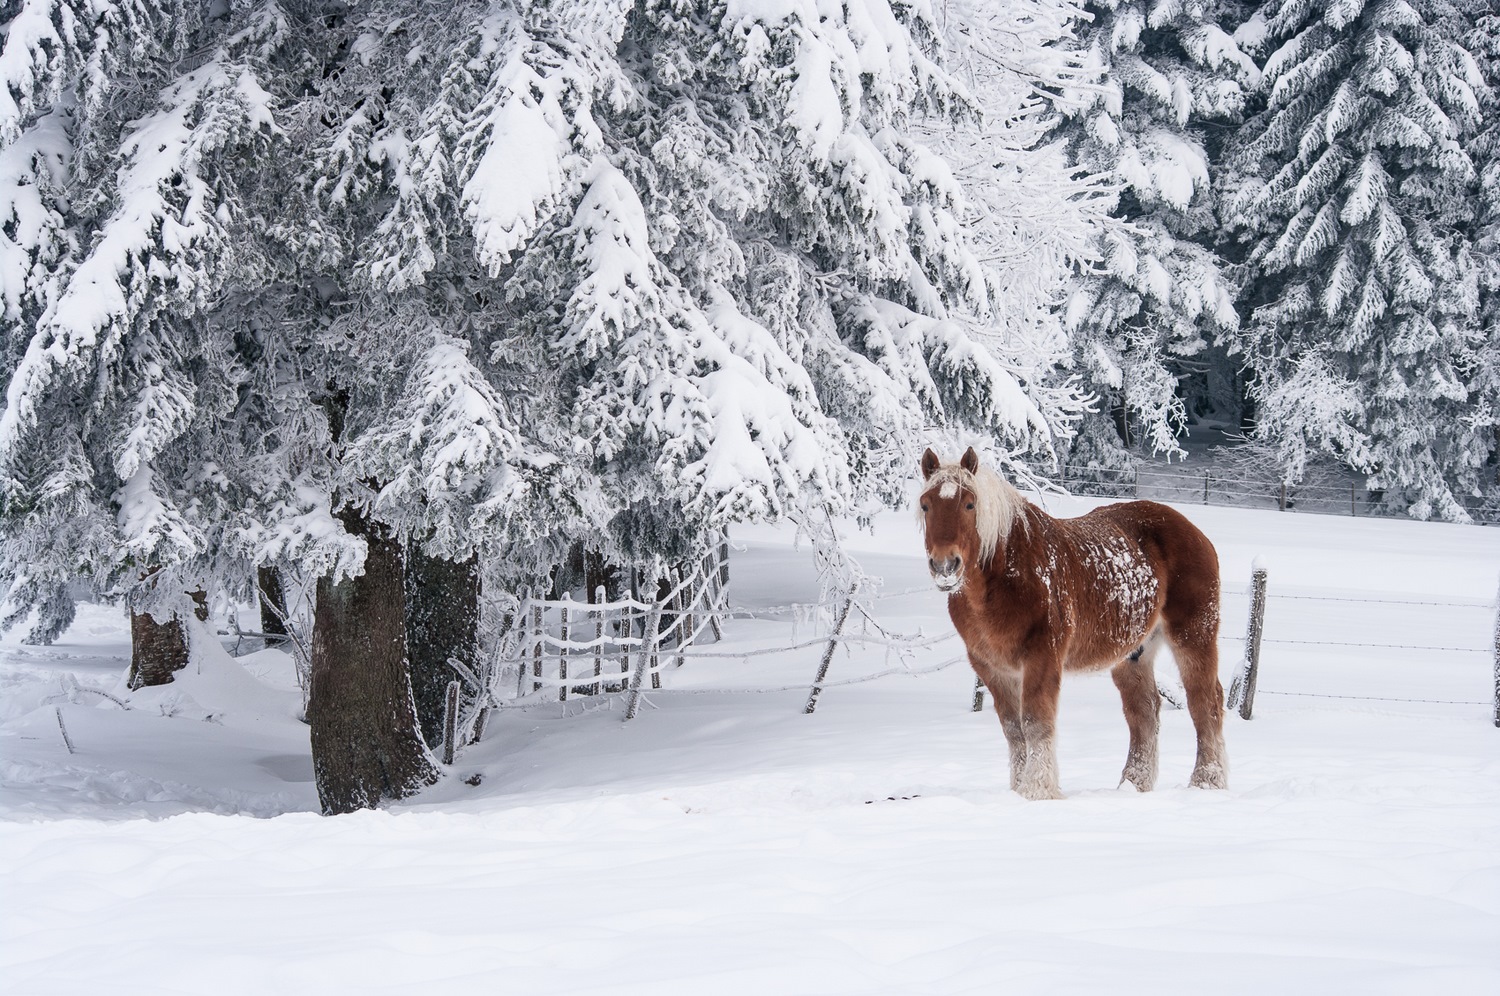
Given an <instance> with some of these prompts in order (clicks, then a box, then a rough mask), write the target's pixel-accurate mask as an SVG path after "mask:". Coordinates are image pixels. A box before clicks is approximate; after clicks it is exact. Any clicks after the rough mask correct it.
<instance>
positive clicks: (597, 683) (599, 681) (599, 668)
mask: <svg viewBox="0 0 1500 996" xmlns="http://www.w3.org/2000/svg"><path fill="white" fill-rule="evenodd" d="M608 594H609V593H608V592H607V591H605V589H604V585H602V584H601V585H600V586H599V587H597V588H595V589H594V694H595V695H602V694H604V680H603V678H604V610H603V609H601V608H599V606H601V605H603V604H604V603H605V602H607V601H608V600H609V599H608Z"/></svg>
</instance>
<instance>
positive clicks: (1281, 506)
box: [1280, 481, 1286, 512]
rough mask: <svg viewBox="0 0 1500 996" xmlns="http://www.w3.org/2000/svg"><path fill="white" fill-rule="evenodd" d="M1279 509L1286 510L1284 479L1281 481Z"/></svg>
mask: <svg viewBox="0 0 1500 996" xmlns="http://www.w3.org/2000/svg"><path fill="white" fill-rule="evenodd" d="M1280 510H1281V511H1283V512H1285V511H1286V482H1285V481H1282V482H1281V502H1280Z"/></svg>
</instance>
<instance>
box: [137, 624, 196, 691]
mask: <svg viewBox="0 0 1500 996" xmlns="http://www.w3.org/2000/svg"><path fill="white" fill-rule="evenodd" d="M187 662H188V646H187V634H186V633H184V632H183V629H182V622H181V621H180V620H178V618H177V617H176V616H175V615H173V616H171V617H170V618H168V620H167V621H166V622H158V621H157V619H156V617H155V616H153V615H152V614H151V613H149V612H135V611H132V612H131V613H130V676H129V678H128V679H127V685H128V686H129V687H130V688H131V689H136V688H145V687H146V686H147V685H166V684H170V683H171V681H172V674H173V673H174V672H176V671H181V670H182V669H183V668H185V667H187Z"/></svg>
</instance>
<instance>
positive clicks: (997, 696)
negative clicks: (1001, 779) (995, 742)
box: [969, 657, 1026, 791]
mask: <svg viewBox="0 0 1500 996" xmlns="http://www.w3.org/2000/svg"><path fill="white" fill-rule="evenodd" d="M969 661H970V663H972V664H973V665H974V670H975V672H976V673H978V675H979V680H980V681H983V682H984V687H986V688H988V689H989V690H990V698H991V699H993V700H994V703H995V714H996V715H998V716H999V717H1000V729H1002V730H1004V731H1005V743H1006V745H1007V746H1008V747H1009V748H1010V787H1011V791H1015V790H1016V789H1017V788H1019V787H1020V784H1021V769H1022V768H1023V767H1025V765H1026V734H1025V732H1024V731H1023V730H1022V729H1021V676H1020V675H1019V674H1017V673H1015V672H1012V671H1003V670H1000V669H998V668H992V667H990V666H989V665H987V664H981V663H979V662H978V661H976V660H974V658H973V657H970V658H969Z"/></svg>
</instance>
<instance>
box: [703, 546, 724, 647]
mask: <svg viewBox="0 0 1500 996" xmlns="http://www.w3.org/2000/svg"><path fill="white" fill-rule="evenodd" d="M717 550H718V547H715V548H714V552H710V553H709V554H708V555H707V556H706V557H705V558H704V561H703V563H704V574H703V577H704V582H703V584H704V587H705V588H706V589H707V591H708V601H707V606H708V610H709V612H708V625H709V628H710V629H712V630H713V632H714V642H715V643H723V642H724V623H723V621H722V620H721V619H720V618H719V608H720V602H721V600H722V596H723V592H724V589H723V586H722V585H721V584H720V583H719V558H718V555H717Z"/></svg>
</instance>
